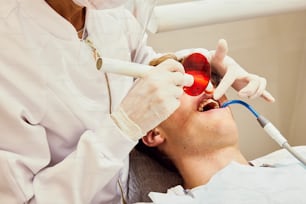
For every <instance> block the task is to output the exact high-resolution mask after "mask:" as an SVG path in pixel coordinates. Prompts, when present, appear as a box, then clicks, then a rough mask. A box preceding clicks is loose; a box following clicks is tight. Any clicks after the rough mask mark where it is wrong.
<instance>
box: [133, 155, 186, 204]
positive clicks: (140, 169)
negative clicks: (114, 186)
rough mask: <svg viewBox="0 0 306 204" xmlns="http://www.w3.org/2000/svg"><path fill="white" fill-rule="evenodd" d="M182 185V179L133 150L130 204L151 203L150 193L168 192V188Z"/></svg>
mask: <svg viewBox="0 0 306 204" xmlns="http://www.w3.org/2000/svg"><path fill="white" fill-rule="evenodd" d="M178 184H182V178H181V177H180V176H179V175H178V174H177V173H175V172H171V171H169V170H167V169H166V168H165V167H163V166H161V165H160V164H159V163H158V162H156V161H155V160H153V159H152V158H150V157H148V156H147V155H145V154H143V153H141V152H139V151H137V150H135V149H134V150H133V151H132V152H131V153H130V170H129V183H128V203H129V204H130V203H135V202H148V201H151V200H150V198H149V197H148V193H149V192H151V191H155V192H166V191H167V189H168V188H170V187H173V186H176V185H178Z"/></svg>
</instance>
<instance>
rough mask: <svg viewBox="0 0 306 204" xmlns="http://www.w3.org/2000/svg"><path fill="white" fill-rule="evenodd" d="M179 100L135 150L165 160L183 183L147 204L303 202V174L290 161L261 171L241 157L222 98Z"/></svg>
mask: <svg viewBox="0 0 306 204" xmlns="http://www.w3.org/2000/svg"><path fill="white" fill-rule="evenodd" d="M180 100H181V105H180V107H179V108H178V109H177V110H176V112H175V113H174V114H172V115H171V116H170V117H169V118H168V119H167V120H166V121H164V122H162V123H161V124H160V125H158V126H157V127H156V128H154V129H153V130H152V131H150V132H149V133H148V134H147V135H146V136H144V137H143V138H142V140H141V141H140V143H139V144H138V146H137V149H139V150H141V151H143V152H147V153H149V154H151V156H152V154H154V155H153V156H155V157H156V156H158V157H159V160H160V161H164V158H162V157H163V156H164V157H166V158H167V159H168V161H169V162H172V164H173V167H174V168H176V169H177V171H178V172H179V174H180V175H181V176H182V178H183V184H182V186H181V185H178V186H176V187H173V188H171V189H169V190H168V192H167V193H154V192H151V193H150V194H149V197H150V198H151V199H152V201H153V203H163V204H164V203H168V204H169V203H176V204H179V203H182V204H188V203H235V204H239V203H248V204H250V203H256V204H258V203H260V204H265V203H273V204H276V203H306V200H305V196H304V194H305V192H306V185H305V184H306V169H305V167H304V166H303V165H302V164H300V163H299V162H298V161H296V160H295V159H294V158H292V161H291V162H287V163H286V164H283V165H275V166H269V167H261V166H253V165H252V164H251V163H249V162H248V161H247V159H246V158H245V157H244V156H243V154H242V153H241V151H240V149H239V137H238V130H237V126H236V123H235V121H234V119H233V116H232V113H231V110H230V109H229V108H219V107H220V104H222V103H223V102H224V101H225V100H226V98H225V97H223V98H222V99H221V100H219V101H215V100H213V99H212V95H211V94H207V93H203V94H202V95H200V96H197V97H191V96H189V95H187V94H184V95H183V96H182V97H181V99H180ZM161 155H163V156H161ZM166 161H167V160H166ZM168 165H170V168H171V163H168ZM161 179H162V178H161Z"/></svg>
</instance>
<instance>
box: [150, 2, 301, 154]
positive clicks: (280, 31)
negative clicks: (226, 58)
mask: <svg viewBox="0 0 306 204" xmlns="http://www.w3.org/2000/svg"><path fill="white" fill-rule="evenodd" d="M178 2H184V1H183V0H159V1H158V4H159V5H164V4H174V3H178ZM237 2H238V1H237ZM237 6H239V3H237ZM220 12H222V9H221V8H220ZM221 38H224V39H226V40H227V42H228V45H229V55H230V56H231V57H233V58H234V59H235V60H236V61H237V62H238V63H239V64H240V65H241V66H243V67H244V68H245V69H246V70H247V71H249V72H252V73H255V74H258V75H261V76H263V77H265V78H266V79H267V81H268V86H267V89H268V91H270V92H271V93H272V94H273V96H274V97H275V98H276V102H275V103H272V104H270V103H266V102H264V100H262V99H256V100H250V101H248V100H245V101H246V102H248V103H250V104H251V105H252V106H253V107H254V108H255V109H256V110H257V111H258V112H259V113H261V114H262V115H264V116H265V117H266V118H268V119H269V120H270V121H271V122H272V123H273V124H274V125H275V126H276V127H277V128H278V129H279V130H280V131H281V133H282V134H283V135H284V136H285V137H286V138H287V139H288V141H289V144H291V145H292V146H294V145H306V134H305V133H306V10H299V11H294V12H292V11H291V12H285V13H281V14H273V15H268V16H263V17H256V18H250V19H240V20H236V21H231V22H226V23H222V22H221V23H217V24H213V25H205V26H199V27H193V28H186V29H180V30H174V31H166V32H159V33H156V34H150V35H149V45H150V46H152V47H153V48H154V49H155V50H156V51H158V52H172V51H177V50H179V49H184V48H195V47H203V48H206V49H208V50H213V49H215V46H216V44H217V42H218V40H219V39H221ZM228 98H229V99H237V98H238V96H237V94H236V93H235V92H234V91H233V90H230V91H229V93H228ZM231 107H232V110H233V113H234V117H235V119H236V121H237V123H238V127H239V130H240V141H241V143H240V146H241V149H242V151H243V153H244V154H245V155H246V156H247V158H248V159H253V158H256V157H259V156H262V155H264V154H267V153H269V152H272V151H274V150H277V149H279V146H278V145H277V144H276V143H275V142H274V141H273V140H272V139H270V137H269V136H268V135H266V133H265V132H264V131H263V130H262V128H261V127H260V126H259V125H258V123H257V122H256V119H255V118H254V116H253V115H252V114H251V113H250V112H249V111H248V110H247V109H245V108H244V107H243V106H239V105H233V106H231Z"/></svg>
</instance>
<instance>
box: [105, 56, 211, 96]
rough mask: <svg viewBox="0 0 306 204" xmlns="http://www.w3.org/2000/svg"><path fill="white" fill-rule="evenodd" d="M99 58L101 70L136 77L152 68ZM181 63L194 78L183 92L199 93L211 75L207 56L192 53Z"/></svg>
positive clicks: (189, 93)
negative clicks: (191, 83)
mask: <svg viewBox="0 0 306 204" xmlns="http://www.w3.org/2000/svg"><path fill="white" fill-rule="evenodd" d="M101 60H102V61H103V62H102V66H101V67H100V70H101V71H104V72H110V73H115V74H121V75H125V76H131V77H137V78H141V77H143V76H144V75H145V74H146V73H147V72H148V71H150V70H151V69H153V68H154V67H153V66H149V65H144V64H138V63H133V62H127V61H123V60H117V59H116V60H115V59H109V58H103V59H101ZM182 64H183V66H184V69H185V72H186V73H187V74H190V75H192V76H193V78H194V83H193V85H192V86H190V87H183V89H184V91H185V93H187V94H188V95H191V96H198V95H200V94H201V93H203V92H204V91H205V90H206V88H207V87H208V85H209V82H210V77H211V74H210V73H211V69H210V64H209V62H208V60H207V58H206V57H205V56H204V55H202V54H200V53H192V54H190V55H189V56H188V57H186V58H185V59H184V60H183V62H182ZM208 88H209V87H208Z"/></svg>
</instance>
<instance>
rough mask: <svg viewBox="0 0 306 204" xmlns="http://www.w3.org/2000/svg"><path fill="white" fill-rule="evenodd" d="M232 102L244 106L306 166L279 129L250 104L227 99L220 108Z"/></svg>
mask: <svg viewBox="0 0 306 204" xmlns="http://www.w3.org/2000/svg"><path fill="white" fill-rule="evenodd" d="M232 104H240V105H243V106H244V107H246V108H247V109H248V110H249V111H250V112H251V113H252V114H253V115H254V116H255V117H256V119H257V121H258V123H259V124H260V126H261V127H262V128H263V129H264V130H265V132H266V133H267V134H268V135H269V136H270V137H271V138H272V139H274V140H275V141H276V142H277V143H278V144H279V145H280V146H281V147H282V148H285V149H286V150H287V151H288V152H289V153H290V154H291V155H292V156H294V157H295V158H296V159H298V160H299V161H300V162H301V163H302V164H304V165H305V166H306V160H305V158H303V156H302V155H300V154H299V153H298V152H297V151H295V149H293V148H292V147H291V146H290V145H289V143H288V141H287V140H286V138H285V137H284V136H283V135H282V134H281V133H280V131H279V130H278V129H277V128H276V127H275V126H274V125H273V124H272V123H271V122H270V121H269V120H267V119H266V118H265V117H264V116H262V115H260V114H259V113H258V112H257V111H256V110H255V109H254V108H253V107H252V106H251V105H249V104H248V103H246V102H244V101H241V100H229V101H226V102H225V103H223V104H222V105H221V108H225V107H227V106H229V105H232Z"/></svg>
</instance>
